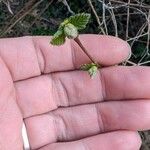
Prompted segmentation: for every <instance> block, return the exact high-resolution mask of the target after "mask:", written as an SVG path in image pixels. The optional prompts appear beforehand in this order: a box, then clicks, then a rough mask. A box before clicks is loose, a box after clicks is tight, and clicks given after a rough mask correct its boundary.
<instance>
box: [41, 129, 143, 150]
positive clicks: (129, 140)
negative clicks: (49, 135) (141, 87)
mask: <svg viewBox="0 0 150 150" xmlns="http://www.w3.org/2000/svg"><path fill="white" fill-rule="evenodd" d="M140 146H141V139H140V136H139V135H138V133H136V132H133V131H115V132H110V133H105V134H100V135H96V136H93V137H89V138H85V139H81V140H79V141H74V142H67V143H54V144H49V145H47V146H44V147H42V148H40V149H39V150H48V149H50V150H70V149H71V150H85V149H87V150H88V149H90V150H99V149H101V150H110V149H115V150H139V148H140Z"/></svg>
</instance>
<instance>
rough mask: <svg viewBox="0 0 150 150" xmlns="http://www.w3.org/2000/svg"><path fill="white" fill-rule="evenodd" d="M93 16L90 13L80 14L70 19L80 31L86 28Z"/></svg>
mask: <svg viewBox="0 0 150 150" xmlns="http://www.w3.org/2000/svg"><path fill="white" fill-rule="evenodd" d="M90 17H91V15H90V14H88V13H80V14H76V15H74V16H71V17H69V18H68V21H69V23H71V24H73V25H74V26H75V27H76V28H77V29H78V30H82V29H84V28H86V25H87V23H88V22H89V19H90Z"/></svg>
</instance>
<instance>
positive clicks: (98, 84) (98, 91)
mask: <svg viewBox="0 0 150 150" xmlns="http://www.w3.org/2000/svg"><path fill="white" fill-rule="evenodd" d="M149 76H150V69H149V67H125V66H124V67H123V66H117V67H107V68H104V69H101V70H100V72H99V73H98V74H97V76H95V77H94V78H93V79H91V78H90V77H89V75H88V74H87V73H86V72H82V71H72V72H61V73H54V74H51V75H44V76H40V77H36V78H32V79H29V80H24V81H21V82H17V83H16V94H17V97H18V104H19V106H20V108H21V109H22V112H23V115H24V117H29V116H33V115H36V114H41V113H45V112H48V111H50V110H54V109H56V108H58V107H59V106H75V105H80V104H88V103H94V102H100V101H104V100H105V101H107V100H122V99H123V100H125V99H127V100H128V99H130V100H131V99H148V98H150V92H149V91H150V81H149V80H150V78H149ZM141 83H142V85H141ZM33 106H34V107H33Z"/></svg>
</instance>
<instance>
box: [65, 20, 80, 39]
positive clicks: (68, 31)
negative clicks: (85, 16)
mask: <svg viewBox="0 0 150 150" xmlns="http://www.w3.org/2000/svg"><path fill="white" fill-rule="evenodd" d="M64 33H65V35H66V36H67V38H69V39H75V38H76V37H77V36H78V30H77V28H76V27H75V26H74V25H73V24H71V23H68V24H66V25H65V27H64Z"/></svg>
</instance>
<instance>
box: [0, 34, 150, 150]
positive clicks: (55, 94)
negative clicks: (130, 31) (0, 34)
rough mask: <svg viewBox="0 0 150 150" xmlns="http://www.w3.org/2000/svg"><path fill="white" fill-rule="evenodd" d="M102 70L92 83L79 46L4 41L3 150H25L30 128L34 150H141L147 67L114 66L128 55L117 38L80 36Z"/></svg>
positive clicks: (149, 123)
mask: <svg viewBox="0 0 150 150" xmlns="http://www.w3.org/2000/svg"><path fill="white" fill-rule="evenodd" d="M80 39H81V41H82V43H83V44H84V45H85V47H86V48H87V49H88V50H89V53H90V54H91V55H92V56H93V57H94V58H95V60H96V61H97V62H99V63H100V64H102V65H104V66H107V67H105V68H102V69H100V71H99V72H98V74H97V75H96V76H95V78H94V79H90V77H89V75H88V74H87V73H86V72H83V71H79V70H78V69H77V68H79V66H80V65H81V64H84V63H87V62H89V60H88V58H87V57H86V55H85V54H84V53H83V52H82V51H81V50H80V48H79V47H78V45H76V43H74V41H70V40H68V41H67V42H66V44H64V45H63V46H59V47H57V46H52V45H50V44H49V40H50V38H49V37H21V38H11V39H1V40H0V58H1V59H0V91H1V93H0V150H10V149H11V150H22V149H23V140H22V135H21V130H22V123H23V121H24V122H25V125H26V128H27V133H28V138H29V142H30V146H31V149H40V150H70V149H71V150H99V149H101V150H112V149H114V150H138V149H139V147H140V144H141V140H140V137H139V135H138V134H137V130H145V129H149V128H150V100H149V98H150V92H149V91H150V69H149V67H125V66H115V64H118V63H120V62H122V61H124V60H125V59H127V57H128V56H129V53H130V47H129V46H128V44H127V43H126V42H124V41H122V40H120V39H118V38H115V37H111V36H99V35H82V36H80Z"/></svg>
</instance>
